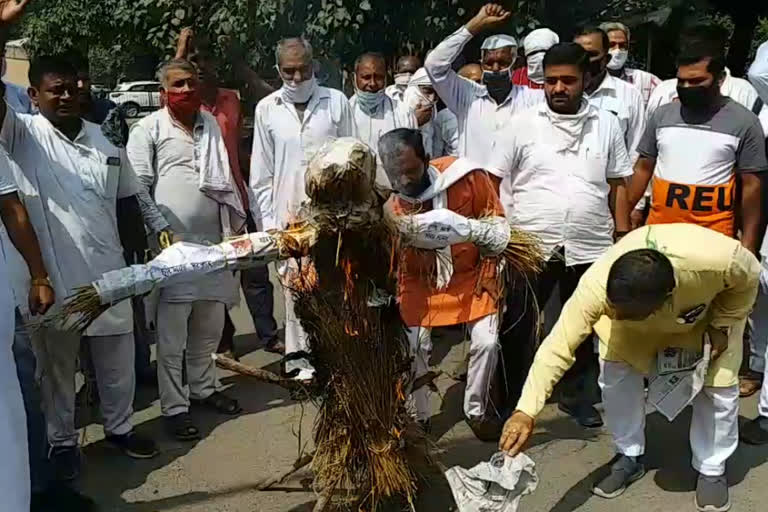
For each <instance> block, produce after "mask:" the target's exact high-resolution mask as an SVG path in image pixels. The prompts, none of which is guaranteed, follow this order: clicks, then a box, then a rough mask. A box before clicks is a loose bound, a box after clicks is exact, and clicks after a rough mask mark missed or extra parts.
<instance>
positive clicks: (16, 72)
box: [3, 41, 29, 87]
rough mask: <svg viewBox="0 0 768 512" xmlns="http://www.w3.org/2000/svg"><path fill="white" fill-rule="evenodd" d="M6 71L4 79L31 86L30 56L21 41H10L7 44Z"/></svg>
mask: <svg viewBox="0 0 768 512" xmlns="http://www.w3.org/2000/svg"><path fill="white" fill-rule="evenodd" d="M5 62H6V71H5V76H4V77H3V80H4V81H6V82H10V83H12V84H17V85H22V86H24V87H28V86H29V78H28V77H27V74H28V73H29V57H28V56H27V52H26V50H24V48H23V46H22V44H21V43H20V41H8V44H7V45H6V46H5Z"/></svg>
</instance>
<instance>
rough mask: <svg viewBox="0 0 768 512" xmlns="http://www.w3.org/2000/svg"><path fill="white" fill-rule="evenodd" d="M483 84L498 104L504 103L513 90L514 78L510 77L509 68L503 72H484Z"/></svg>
mask: <svg viewBox="0 0 768 512" xmlns="http://www.w3.org/2000/svg"><path fill="white" fill-rule="evenodd" d="M483 83H484V84H485V87H486V88H487V89H488V94H490V95H491V98H493V99H494V101H495V102H496V103H503V102H504V100H506V99H507V96H509V91H511V90H512V77H510V76H509V68H507V69H502V70H501V71H483Z"/></svg>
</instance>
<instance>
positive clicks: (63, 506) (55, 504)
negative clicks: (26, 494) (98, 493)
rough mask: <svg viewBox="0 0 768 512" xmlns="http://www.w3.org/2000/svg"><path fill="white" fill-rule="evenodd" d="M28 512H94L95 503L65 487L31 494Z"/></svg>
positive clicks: (54, 487) (55, 487)
mask: <svg viewBox="0 0 768 512" xmlns="http://www.w3.org/2000/svg"><path fill="white" fill-rule="evenodd" d="M29 510H30V512H96V511H97V510H98V507H97V506H96V503H95V502H94V501H93V500H92V499H91V498H89V497H88V496H84V495H82V494H80V493H79V492H77V491H76V490H74V489H72V488H71V487H69V486H67V485H54V486H52V487H51V488H50V489H48V490H46V491H45V492H36V493H32V502H31V506H30V509H29Z"/></svg>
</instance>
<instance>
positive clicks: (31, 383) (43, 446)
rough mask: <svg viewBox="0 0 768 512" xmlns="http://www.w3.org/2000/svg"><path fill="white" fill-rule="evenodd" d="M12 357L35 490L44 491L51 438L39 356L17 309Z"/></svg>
mask: <svg viewBox="0 0 768 512" xmlns="http://www.w3.org/2000/svg"><path fill="white" fill-rule="evenodd" d="M13 358H14V359H15V361H16V374H17V375H18V377H19V383H20V384H21V394H22V397H23V398H24V411H25V412H26V414H27V437H28V442H29V472H30V477H31V480H32V492H33V493H38V492H43V491H45V490H46V489H47V488H48V486H49V484H50V480H51V470H50V465H49V463H48V437H47V434H46V430H45V417H44V416H43V408H42V403H41V401H40V400H41V399H40V387H39V386H38V383H37V378H36V376H35V373H36V371H37V359H36V358H35V354H34V352H32V345H31V343H30V339H29V333H28V332H27V328H26V326H25V325H24V321H23V319H22V317H21V314H20V313H19V310H18V309H16V330H15V332H14V336H13Z"/></svg>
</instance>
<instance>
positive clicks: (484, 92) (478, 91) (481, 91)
mask: <svg viewBox="0 0 768 512" xmlns="http://www.w3.org/2000/svg"><path fill="white" fill-rule="evenodd" d="M466 82H469V83H471V84H472V85H473V86H474V88H475V89H474V93H475V96H477V97H478V98H484V97H486V96H487V97H488V98H489V99H491V101H493V98H491V95H490V93H489V92H488V88H487V87H486V86H484V85H478V84H476V83H475V82H472V81H470V80H466ZM521 88H522V87H521V86H520V85H517V84H512V88H511V89H510V90H509V94H507V97H506V98H504V101H502V102H501V103H497V104H496V106H498V107H500V106H502V105H504V104H505V103H507V102H508V101H510V100H512V99H514V98H515V96H517V93H518V90H519V89H521ZM494 103H495V102H494Z"/></svg>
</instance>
